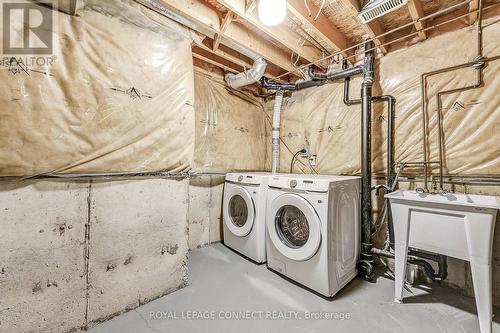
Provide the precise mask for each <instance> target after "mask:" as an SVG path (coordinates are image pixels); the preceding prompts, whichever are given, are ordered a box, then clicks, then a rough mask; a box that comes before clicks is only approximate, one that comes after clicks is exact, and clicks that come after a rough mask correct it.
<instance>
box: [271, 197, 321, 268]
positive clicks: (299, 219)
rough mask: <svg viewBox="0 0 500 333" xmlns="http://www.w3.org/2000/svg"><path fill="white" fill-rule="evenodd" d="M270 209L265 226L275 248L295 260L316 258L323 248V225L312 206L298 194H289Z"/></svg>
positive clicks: (272, 204)
mask: <svg viewBox="0 0 500 333" xmlns="http://www.w3.org/2000/svg"><path fill="white" fill-rule="evenodd" d="M268 205H269V206H268V211H267V218H266V224H267V232H268V236H269V239H270V241H271V243H272V245H274V247H275V248H276V249H277V250H278V251H279V252H280V253H281V254H282V255H284V256H285V257H286V258H289V259H292V260H296V261H304V260H308V259H309V258H311V257H312V256H314V255H315V254H316V252H317V251H318V249H319V246H320V244H321V221H320V220H319V216H318V214H317V213H316V210H315V209H314V207H313V206H312V205H311V203H309V201H308V200H307V199H306V198H305V197H302V196H301V195H299V194H295V193H286V194H282V195H280V196H278V197H277V198H275V199H274V200H272V201H271V202H270V203H269V202H268ZM325 223H326V222H325Z"/></svg>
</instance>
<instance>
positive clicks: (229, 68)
mask: <svg viewBox="0 0 500 333" xmlns="http://www.w3.org/2000/svg"><path fill="white" fill-rule="evenodd" d="M193 57H194V58H197V59H200V60H203V61H205V62H207V63H209V64H212V65H214V66H217V67H219V68H222V69H223V70H225V71H226V72H231V73H239V72H241V71H242V70H243V67H242V66H238V65H234V63H232V62H230V61H227V60H226V59H224V58H222V57H219V56H217V55H214V54H213V53H211V52H209V51H208V50H205V49H203V48H201V47H199V46H196V45H194V46H193Z"/></svg>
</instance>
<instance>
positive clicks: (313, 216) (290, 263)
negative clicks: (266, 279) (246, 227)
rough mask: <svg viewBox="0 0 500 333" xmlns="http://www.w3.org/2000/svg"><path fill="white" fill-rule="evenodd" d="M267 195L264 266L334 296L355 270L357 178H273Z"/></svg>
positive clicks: (301, 176) (357, 224) (358, 198)
mask: <svg viewBox="0 0 500 333" xmlns="http://www.w3.org/2000/svg"><path fill="white" fill-rule="evenodd" d="M267 198H268V203H267V212H266V224H267V238H266V239H267V265H268V267H269V268H270V269H272V270H274V271H276V272H278V273H281V274H282V275H285V276H287V277H288V278H290V279H292V280H294V281H296V282H298V283H300V284H302V285H304V286H306V287H308V288H310V289H312V290H314V291H316V292H318V293H320V294H322V295H324V296H327V297H332V296H333V295H335V294H336V293H337V292H338V291H339V290H340V289H341V288H342V287H344V286H345V285H346V284H347V283H348V282H349V281H351V280H352V279H353V278H354V277H355V276H356V274H357V269H356V264H357V261H358V256H359V242H360V240H359V239H360V218H359V216H360V213H359V211H360V205H359V201H360V178H359V177H349V176H319V175H286V176H273V177H272V178H270V179H269V189H268V193H267Z"/></svg>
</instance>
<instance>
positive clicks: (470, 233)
mask: <svg viewBox="0 0 500 333" xmlns="http://www.w3.org/2000/svg"><path fill="white" fill-rule="evenodd" d="M385 197H386V198H388V199H389V201H390V205H391V211H392V217H393V221H394V236H395V246H396V249H395V265H396V267H395V268H396V272H395V280H396V287H395V298H396V301H398V302H401V301H402V298H403V287H404V279H405V276H404V274H405V271H406V269H405V267H406V257H407V254H408V247H412V248H417V249H421V250H427V251H430V252H435V253H439V254H443V255H447V256H450V257H454V258H458V259H463V260H467V261H469V262H470V266H471V271H472V280H473V284H474V294H475V297H476V306H477V312H478V317H479V326H480V329H481V332H482V333H490V332H491V317H492V300H491V251H492V247H493V231H494V228H495V220H496V214H497V210H498V209H500V198H498V197H495V196H486V195H469V194H458V193H447V194H431V193H418V192H415V191H396V192H393V193H390V194H387V195H386V196H385Z"/></svg>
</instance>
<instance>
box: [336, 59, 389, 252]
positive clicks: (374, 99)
mask: <svg viewBox="0 0 500 333" xmlns="http://www.w3.org/2000/svg"><path fill="white" fill-rule="evenodd" d="M342 68H344V69H347V61H346V60H344V62H343V63H342ZM350 81H351V78H350V77H347V78H345V80H344V100H343V101H344V104H345V105H347V106H352V105H359V104H361V99H350V98H349V86H350ZM372 102H385V103H387V148H386V150H387V161H386V164H387V177H386V181H385V186H384V188H385V189H386V192H387V193H389V192H390V191H389V189H391V188H392V187H393V186H392V185H393V182H394V173H395V172H394V165H395V163H394V115H395V112H396V98H395V97H394V96H391V95H382V96H373V97H372ZM386 201H388V199H386ZM386 205H387V207H389V205H388V202H386ZM387 213H388V214H387V217H388V223H387V225H388V228H389V244H390V247H391V248H394V229H393V224H392V215H391V212H390V209H388V212H387Z"/></svg>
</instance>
